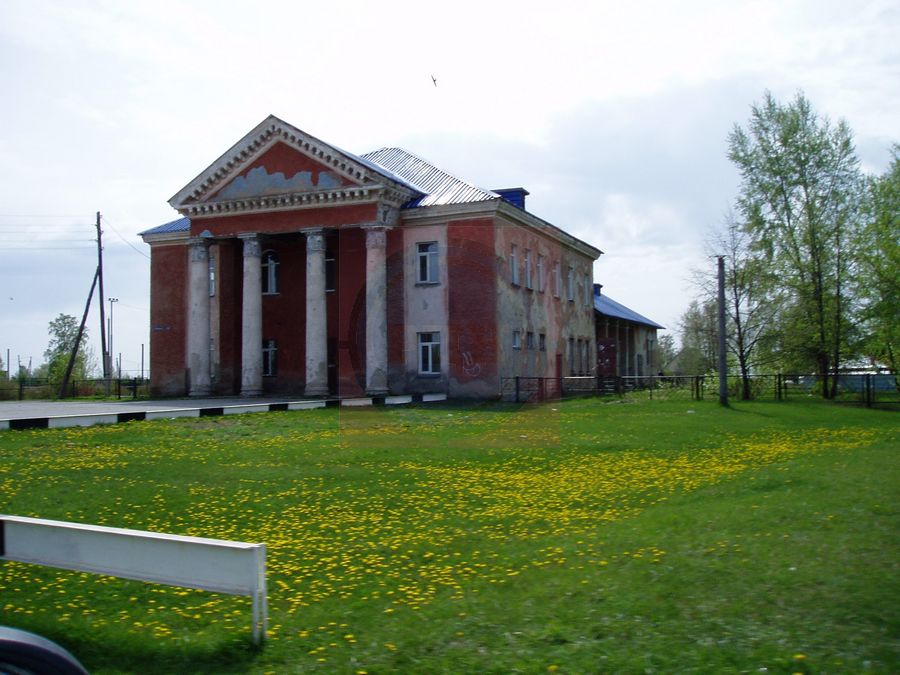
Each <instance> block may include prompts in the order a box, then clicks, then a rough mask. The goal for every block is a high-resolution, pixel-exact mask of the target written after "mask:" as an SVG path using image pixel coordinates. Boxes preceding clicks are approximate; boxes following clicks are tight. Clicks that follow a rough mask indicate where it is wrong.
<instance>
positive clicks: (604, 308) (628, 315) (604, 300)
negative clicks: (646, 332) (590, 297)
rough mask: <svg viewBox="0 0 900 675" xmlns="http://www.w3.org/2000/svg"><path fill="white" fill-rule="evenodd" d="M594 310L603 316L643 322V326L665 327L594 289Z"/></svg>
mask: <svg viewBox="0 0 900 675" xmlns="http://www.w3.org/2000/svg"><path fill="white" fill-rule="evenodd" d="M594 310H595V311H597V312H600V314H603V315H605V316H611V317H614V318H616V319H624V320H625V321H631V322H632V323H639V324H643V325H644V326H650V327H651V328H662V329H663V330H665V328H666V327H665V326H660V325H659V324H658V323H656V322H655V321H651V320H650V319H648V318H647V317H645V316H641V315H640V314H638V313H637V312H635V311H634V310H631V309H628V308H627V307H626V306H625V305H623V304H620V303H618V302H616V301H615V300H613V299H612V298H611V297H609V296H608V295H601V294H600V293H597V292H596V291H594Z"/></svg>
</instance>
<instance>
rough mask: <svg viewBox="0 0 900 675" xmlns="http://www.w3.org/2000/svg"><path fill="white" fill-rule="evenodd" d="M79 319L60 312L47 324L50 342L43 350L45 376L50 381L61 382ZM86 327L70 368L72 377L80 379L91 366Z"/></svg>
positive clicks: (75, 337)
mask: <svg viewBox="0 0 900 675" xmlns="http://www.w3.org/2000/svg"><path fill="white" fill-rule="evenodd" d="M78 327H79V321H78V320H77V319H76V318H75V317H74V316H71V315H69V314H60V315H59V316H57V317H56V318H55V319H53V321H51V322H50V324H49V326H48V333H49V335H50V342H49V344H48V345H47V349H46V351H45V352H44V358H45V359H46V360H47V378H48V379H49V380H50V381H51V382H61V381H62V379H63V377H64V376H65V374H66V367H67V366H68V365H69V357H70V356H71V354H72V348H73V347H74V346H75V340H76V339H77V338H78ZM87 346H88V331H87V328H85V329H84V332H83V333H82V334H81V343H80V344H79V346H78V354H77V356H76V358H75V365H74V367H73V368H72V377H73V378H75V379H82V378H84V377H86V376H87V375H88V372H89V370H90V368H91V363H90V361H91V356H90V354H89V353H88V348H87Z"/></svg>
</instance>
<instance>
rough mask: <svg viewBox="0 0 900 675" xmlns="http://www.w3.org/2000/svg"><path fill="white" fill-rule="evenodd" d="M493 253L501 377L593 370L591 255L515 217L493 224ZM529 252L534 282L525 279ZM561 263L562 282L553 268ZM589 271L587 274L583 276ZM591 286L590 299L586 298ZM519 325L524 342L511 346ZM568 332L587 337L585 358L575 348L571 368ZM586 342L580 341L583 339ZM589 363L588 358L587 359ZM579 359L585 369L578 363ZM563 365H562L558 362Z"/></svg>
mask: <svg viewBox="0 0 900 675" xmlns="http://www.w3.org/2000/svg"><path fill="white" fill-rule="evenodd" d="M495 233H496V236H495V249H494V250H495V255H496V257H497V263H498V264H497V267H498V283H497V296H496V303H497V326H498V331H499V335H498V343H499V349H498V371H499V375H500V377H514V376H517V375H518V376H523V377H559V376H566V375H571V374H577V373H578V372H579V370H580V371H585V370H589V371H590V372H593V362H594V354H595V353H596V351H595V346H594V345H595V334H594V330H595V329H594V323H593V321H594V320H593V295H592V293H593V287H592V283H593V279H592V277H591V276H590V275H591V270H592V268H593V260H592V259H591V258H590V257H589V256H586V255H584V254H581V253H578V252H577V251H575V250H573V249H571V248H568V247H566V246H563V245H562V244H560V243H559V242H557V241H555V240H553V239H551V238H549V237H546V236H544V235H542V234H541V233H539V232H536V231H534V230H530V229H527V228H524V227H521V226H517V225H513V224H511V223H502V224H500V225H498V227H496V229H495ZM513 245H515V246H516V253H517V256H516V265H517V266H518V284H515V283H513V282H512V279H513V276H512V269H511V251H512V247H513ZM527 252H530V253H531V275H532V288H531V289H529V288H528V287H527V283H526V281H527V280H526V264H525V260H526V253H527ZM538 256H542V257H543V266H544V287H543V289H541V288H539V278H538V276H539V275H538ZM557 263H559V265H560V279H559V281H560V283H559V287H558V288H557V280H556V278H555V274H554V266H555V265H556V264H557ZM570 266H572V267H573V268H574V273H575V294H574V300H572V301H569V300H568V298H567V288H566V286H567V273H568V269H569V267H570ZM585 275H588V278H587V280H585ZM588 289H590V292H591V302H590V303H588V301H587V297H588ZM515 330H518V331H520V340H521V342H520V344H521V348H519V349H515V348H513V331H515ZM529 332H530V333H532V334H533V336H534V347H533V348H530V347H529V345H528V342H527V340H528V333H529ZM541 333H543V334H544V335H545V336H546V337H545V343H546V346H545V350H543V351H542V350H541V349H540V345H539V341H540V334H541ZM569 338H574V339H575V345H576V351H577V350H578V347H577V346H578V344H579V342H578V341H579V340H582V341H587V346H586V348H585V347H582V349H586V354H587V359H585V358H584V357H583V352H581V353H579V354H576V355H575V358H574V361H575V364H576V365H575V370H574V372H573V370H572V368H570V366H569V364H570V358H571V357H570V347H569ZM583 344H584V342H582V345H583ZM585 360H586V361H587V362H588V363H587V364H585V363H584V361H585ZM579 362H581V369H579V368H578V364H579ZM560 366H561V368H560Z"/></svg>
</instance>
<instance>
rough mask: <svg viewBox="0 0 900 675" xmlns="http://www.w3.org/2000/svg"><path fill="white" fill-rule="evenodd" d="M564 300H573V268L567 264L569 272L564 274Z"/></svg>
mask: <svg viewBox="0 0 900 675" xmlns="http://www.w3.org/2000/svg"><path fill="white" fill-rule="evenodd" d="M566 300H568V301H569V302H575V268H574V267H572V266H571V265H570V266H569V274H568V275H567V276H566Z"/></svg>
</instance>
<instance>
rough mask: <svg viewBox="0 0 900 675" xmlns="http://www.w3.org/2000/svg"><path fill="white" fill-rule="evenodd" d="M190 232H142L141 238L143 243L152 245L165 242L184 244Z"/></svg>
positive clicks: (161, 244)
mask: <svg viewBox="0 0 900 675" xmlns="http://www.w3.org/2000/svg"><path fill="white" fill-rule="evenodd" d="M190 238H191V234H190V232H188V231H184V232H163V233H162V234H142V235H141V239H143V240H144V243H145V244H149V245H150V246H151V247H153V246H165V245H167V244H186V243H188V242H189V240H190Z"/></svg>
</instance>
